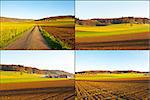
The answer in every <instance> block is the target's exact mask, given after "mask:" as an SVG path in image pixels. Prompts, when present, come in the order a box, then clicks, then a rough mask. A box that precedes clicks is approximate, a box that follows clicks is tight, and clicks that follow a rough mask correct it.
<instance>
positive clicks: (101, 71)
mask: <svg viewBox="0 0 150 100" xmlns="http://www.w3.org/2000/svg"><path fill="white" fill-rule="evenodd" d="M82 73H87V74H97V73H149V72H141V71H134V70H115V71H109V70H91V71H81V72H76V74H82Z"/></svg>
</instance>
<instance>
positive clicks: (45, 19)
mask: <svg viewBox="0 0 150 100" xmlns="http://www.w3.org/2000/svg"><path fill="white" fill-rule="evenodd" d="M74 18H75V17H74V16H72V15H66V16H53V17H46V18H42V19H38V20H35V21H50V20H57V19H74Z"/></svg>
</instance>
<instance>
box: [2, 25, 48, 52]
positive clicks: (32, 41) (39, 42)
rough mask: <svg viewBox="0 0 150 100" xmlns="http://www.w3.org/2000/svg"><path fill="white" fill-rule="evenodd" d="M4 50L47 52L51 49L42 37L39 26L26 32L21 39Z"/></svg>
mask: <svg viewBox="0 0 150 100" xmlns="http://www.w3.org/2000/svg"><path fill="white" fill-rule="evenodd" d="M4 49H6V50H7V49H9V50H13V49H17V50H22V49H27V50H33V49H34V50H45V49H50V48H49V47H48V46H47V44H46V41H45V40H44V38H43V37H42V35H41V33H40V31H39V28H38V27H37V26H35V27H33V28H32V29H30V30H28V31H27V32H25V33H24V34H23V35H22V36H21V37H20V38H18V39H17V40H16V41H14V42H12V43H10V44H9V45H8V46H7V47H6V48H4Z"/></svg>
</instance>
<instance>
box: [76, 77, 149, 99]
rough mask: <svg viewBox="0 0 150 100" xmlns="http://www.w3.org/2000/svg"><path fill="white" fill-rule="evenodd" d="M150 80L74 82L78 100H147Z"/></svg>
mask: <svg viewBox="0 0 150 100" xmlns="http://www.w3.org/2000/svg"><path fill="white" fill-rule="evenodd" d="M149 81H150V80H141V79H140V80H138V79H137V80H132V81H131V80H121V81H120V80H115V81H107V80H105V81H83V80H82V81H76V83H75V84H76V93H77V98H78V100H105V99H107V100H118V99H119V100H149V99H150V98H149V91H150V83H149Z"/></svg>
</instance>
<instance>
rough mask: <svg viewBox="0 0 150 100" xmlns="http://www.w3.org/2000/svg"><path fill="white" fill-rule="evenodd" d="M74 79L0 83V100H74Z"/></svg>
mask: <svg viewBox="0 0 150 100" xmlns="http://www.w3.org/2000/svg"><path fill="white" fill-rule="evenodd" d="M74 91H75V88H74V80H65V81H64V80H63V81H62V80H60V81H41V82H27V83H7V84H1V88H0V92H1V94H0V99H1V100H33V99H34V100H57V99H58V100H74V96H75V94H74Z"/></svg>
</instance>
